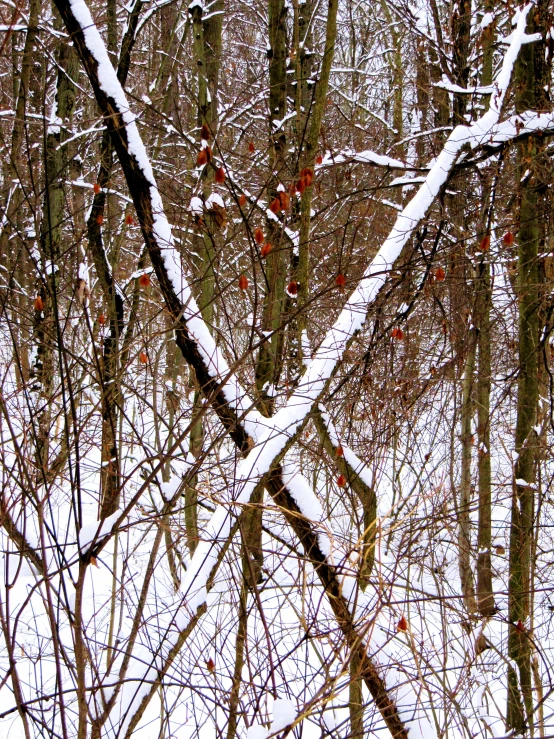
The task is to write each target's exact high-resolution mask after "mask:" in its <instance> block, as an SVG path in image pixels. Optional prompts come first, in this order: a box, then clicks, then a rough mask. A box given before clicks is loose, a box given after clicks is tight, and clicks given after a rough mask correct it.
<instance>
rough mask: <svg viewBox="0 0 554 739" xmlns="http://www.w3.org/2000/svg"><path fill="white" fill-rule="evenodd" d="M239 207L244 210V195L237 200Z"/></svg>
mask: <svg viewBox="0 0 554 739" xmlns="http://www.w3.org/2000/svg"><path fill="white" fill-rule="evenodd" d="M239 205H240V207H241V208H244V206H245V205H246V195H245V194H244V193H243V194H242V195H241V196H240V198H239Z"/></svg>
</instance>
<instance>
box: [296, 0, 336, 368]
mask: <svg viewBox="0 0 554 739" xmlns="http://www.w3.org/2000/svg"><path fill="white" fill-rule="evenodd" d="M337 10H338V0H329V4H328V8H327V24H326V29H325V47H324V50H323V57H322V59H321V66H320V69H319V78H318V80H317V84H316V89H315V98H314V104H313V107H312V114H311V119H310V121H309V122H308V125H307V132H306V139H305V142H304V148H303V151H302V152H301V153H300V162H301V163H302V164H303V166H304V167H309V168H310V169H312V170H313V168H314V164H315V157H316V154H317V147H318V144H319V135H320V132H321V123H322V121H323V113H324V112H325V103H326V101H327V91H328V89H329V78H330V76H331V66H332V63H333V58H334V54H335V43H336V39H337ZM312 196H313V185H309V186H308V187H306V189H305V190H304V193H303V194H302V199H301V201H300V241H299V247H298V269H297V282H298V314H299V315H298V338H297V341H298V356H299V359H300V362H299V365H300V367H301V366H302V365H301V361H302V334H303V332H304V331H305V329H306V326H307V313H306V305H307V302H308V300H309V294H310V290H309V262H310V231H311V212H312Z"/></svg>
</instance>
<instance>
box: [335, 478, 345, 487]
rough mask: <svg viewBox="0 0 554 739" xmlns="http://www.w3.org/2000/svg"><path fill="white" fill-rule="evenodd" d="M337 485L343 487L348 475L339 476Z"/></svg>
mask: <svg viewBox="0 0 554 739" xmlns="http://www.w3.org/2000/svg"><path fill="white" fill-rule="evenodd" d="M337 485H338V486H339V488H343V487H345V486H346V477H345V476H344V475H339V476H338V477H337Z"/></svg>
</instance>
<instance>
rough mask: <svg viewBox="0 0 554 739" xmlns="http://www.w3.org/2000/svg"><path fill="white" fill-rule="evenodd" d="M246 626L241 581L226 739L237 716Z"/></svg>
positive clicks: (229, 738)
mask: <svg viewBox="0 0 554 739" xmlns="http://www.w3.org/2000/svg"><path fill="white" fill-rule="evenodd" d="M247 628H248V589H247V587H246V583H244V582H243V584H242V586H241V589H240V601H239V613H238V628H237V640H236V643H235V669H234V672H233V683H232V687H231V693H230V696H229V723H228V725H227V739H235V737H236V735H237V726H238V718H239V710H238V709H239V703H240V686H241V683H242V668H243V667H244V647H245V644H246V635H247Z"/></svg>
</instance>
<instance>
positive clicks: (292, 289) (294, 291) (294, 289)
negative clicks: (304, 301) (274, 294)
mask: <svg viewBox="0 0 554 739" xmlns="http://www.w3.org/2000/svg"><path fill="white" fill-rule="evenodd" d="M287 291H288V293H289V295H298V283H297V282H296V280H291V281H290V282H289V284H288V285H287Z"/></svg>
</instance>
